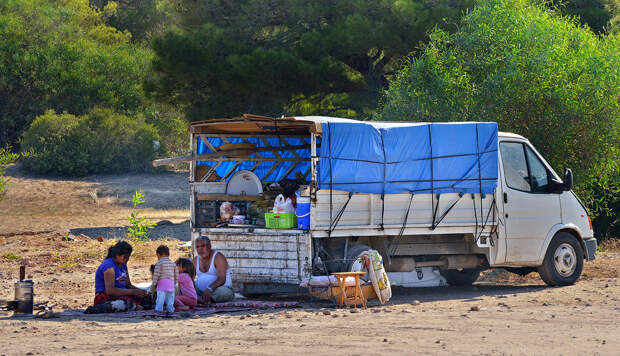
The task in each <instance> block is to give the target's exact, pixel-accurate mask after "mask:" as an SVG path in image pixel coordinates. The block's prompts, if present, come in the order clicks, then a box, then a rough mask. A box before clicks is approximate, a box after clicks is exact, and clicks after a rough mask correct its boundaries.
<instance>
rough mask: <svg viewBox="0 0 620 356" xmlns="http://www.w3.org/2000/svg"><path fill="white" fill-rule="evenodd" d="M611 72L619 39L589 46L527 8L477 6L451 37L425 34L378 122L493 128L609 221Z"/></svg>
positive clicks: (618, 133)
mask: <svg viewBox="0 0 620 356" xmlns="http://www.w3.org/2000/svg"><path fill="white" fill-rule="evenodd" d="M619 68H620V36H619V35H602V36H597V35H596V34H594V33H593V32H592V31H590V30H589V29H588V28H587V27H583V26H581V25H579V24H578V23H577V22H576V20H575V19H572V18H568V17H562V16H561V15H559V14H558V13H555V12H552V11H549V10H548V9H546V8H545V7H544V6H543V5H542V2H539V1H536V0H533V1H528V0H480V1H478V3H477V5H476V7H475V9H474V10H473V11H471V12H470V13H468V14H467V15H465V16H464V18H463V20H462V26H461V27H460V29H459V30H458V31H457V32H456V33H454V34H449V33H446V32H444V31H441V30H437V31H435V32H434V33H433V34H432V35H431V41H430V42H429V43H428V44H427V45H426V46H425V47H424V49H423V51H422V53H421V54H420V55H419V56H418V57H413V56H412V57H411V58H410V61H409V62H408V63H407V65H406V66H405V67H404V68H403V69H402V70H401V71H400V72H399V73H398V74H397V75H396V76H395V79H394V81H392V83H391V86H390V89H389V90H388V91H387V92H386V93H385V96H384V98H383V103H382V106H381V108H380V115H379V119H381V120H387V121H396V120H408V121H495V122H497V123H498V124H499V128H500V130H502V131H509V132H514V133H517V134H521V135H523V136H525V137H527V138H528V139H529V140H530V141H532V143H533V144H534V146H536V148H537V149H538V150H539V151H540V152H541V153H542V154H543V156H545V158H546V159H547V160H548V161H549V162H550V163H551V165H552V166H553V167H554V168H555V169H556V171H558V172H562V171H563V168H564V167H571V168H572V169H573V172H574V173H575V184H576V186H575V190H576V191H577V192H578V193H579V194H580V196H581V197H582V198H584V200H585V201H586V202H588V205H589V207H590V210H591V212H592V213H593V217H594V218H597V217H598V216H601V214H603V213H604V214H606V215H607V216H610V215H608V213H609V211H610V210H609V209H612V210H613V209H614V206H616V207H617V203H614V200H613V199H616V201H617V190H614V188H613V187H612V185H610V184H611V182H613V181H614V178H615V177H618V169H619V166H620V161H619V160H618V152H619V150H620V101H619V100H618V98H620V86H619V85H618V83H620V70H619ZM616 179H617V178H616ZM616 187H617V184H616ZM614 197H615V198H614ZM601 199H603V200H604V201H601ZM611 216H613V214H611ZM616 216H617V212H616ZM595 233H596V234H597V236H602V235H601V234H600V233H599V231H595Z"/></svg>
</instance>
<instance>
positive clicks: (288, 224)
mask: <svg viewBox="0 0 620 356" xmlns="http://www.w3.org/2000/svg"><path fill="white" fill-rule="evenodd" d="M265 226H266V227H267V228H268V229H292V228H294V227H297V216H295V213H265Z"/></svg>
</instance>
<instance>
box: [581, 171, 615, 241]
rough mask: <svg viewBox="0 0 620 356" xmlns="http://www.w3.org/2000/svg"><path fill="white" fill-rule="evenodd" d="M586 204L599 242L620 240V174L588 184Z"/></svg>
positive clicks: (596, 179)
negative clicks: (613, 239)
mask: <svg viewBox="0 0 620 356" xmlns="http://www.w3.org/2000/svg"><path fill="white" fill-rule="evenodd" d="M583 190H584V191H585V192H587V194H586V201H585V203H586V204H587V205H588V206H589V207H590V212H591V215H593V216H594V218H593V219H592V226H593V227H594V231H595V232H596V236H597V237H598V238H599V240H605V239H608V238H620V172H617V173H616V175H615V176H612V177H611V179H607V178H606V177H594V178H593V179H592V180H591V181H589V182H586V184H585V185H584V187H583Z"/></svg>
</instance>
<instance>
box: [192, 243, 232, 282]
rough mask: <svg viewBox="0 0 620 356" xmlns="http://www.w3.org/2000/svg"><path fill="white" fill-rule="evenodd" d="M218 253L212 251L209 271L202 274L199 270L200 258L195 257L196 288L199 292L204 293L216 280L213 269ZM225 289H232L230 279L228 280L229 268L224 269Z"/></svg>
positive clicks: (215, 272) (215, 273) (215, 271)
mask: <svg viewBox="0 0 620 356" xmlns="http://www.w3.org/2000/svg"><path fill="white" fill-rule="evenodd" d="M218 253H219V252H218V251H216V250H213V256H212V257H211V263H209V270H208V271H207V272H202V271H201V270H200V256H196V288H197V289H198V290H200V291H201V292H204V290H205V289H207V287H209V286H210V285H211V284H213V282H215V280H216V279H217V270H216V268H215V264H214V261H215V256H216V255H217V254H218ZM223 285H224V286H225V287H230V288H232V279H231V278H230V268H228V269H226V281H225V282H224V284H223Z"/></svg>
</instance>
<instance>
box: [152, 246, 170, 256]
mask: <svg viewBox="0 0 620 356" xmlns="http://www.w3.org/2000/svg"><path fill="white" fill-rule="evenodd" d="M155 253H156V254H158V255H162V256H170V249H169V248H168V246H166V245H160V246H159V247H158V248H157V250H155Z"/></svg>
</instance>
